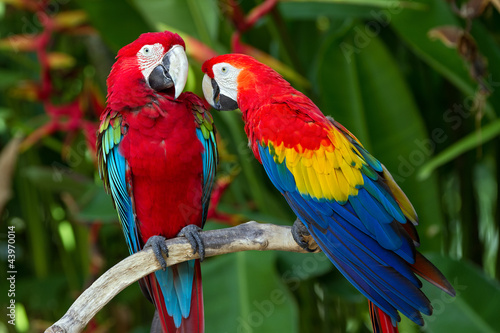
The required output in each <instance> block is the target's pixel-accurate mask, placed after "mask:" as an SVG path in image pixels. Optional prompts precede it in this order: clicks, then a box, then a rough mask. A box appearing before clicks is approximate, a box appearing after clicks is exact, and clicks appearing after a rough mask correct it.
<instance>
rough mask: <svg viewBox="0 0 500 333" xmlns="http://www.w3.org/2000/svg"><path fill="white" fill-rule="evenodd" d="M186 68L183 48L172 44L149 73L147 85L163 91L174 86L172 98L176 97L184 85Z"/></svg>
mask: <svg viewBox="0 0 500 333" xmlns="http://www.w3.org/2000/svg"><path fill="white" fill-rule="evenodd" d="M188 70H189V66H188V60H187V57H186V52H185V51H184V48H183V47H182V46H180V45H174V46H172V48H171V49H170V50H169V51H168V52H167V53H166V54H165V55H164V56H163V58H162V60H161V63H160V64H159V65H158V66H156V67H155V68H154V69H153V71H151V74H149V77H148V83H149V86H150V87H151V88H152V89H154V90H156V91H165V90H167V89H170V88H172V87H174V98H177V97H179V95H180V94H181V93H182V91H183V90H184V86H185V85H186V80H187V76H188Z"/></svg>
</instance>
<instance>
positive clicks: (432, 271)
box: [256, 110, 454, 325]
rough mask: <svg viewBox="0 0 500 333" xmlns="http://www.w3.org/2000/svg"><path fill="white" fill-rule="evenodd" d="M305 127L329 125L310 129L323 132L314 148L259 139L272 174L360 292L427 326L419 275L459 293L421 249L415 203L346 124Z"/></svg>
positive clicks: (384, 307) (427, 307)
mask: <svg viewBox="0 0 500 333" xmlns="http://www.w3.org/2000/svg"><path fill="white" fill-rule="evenodd" d="M275 112H278V111H276V110H275ZM301 126H303V125H302V124H301ZM307 126H308V129H309V130H311V128H312V127H314V126H318V127H321V128H323V131H313V130H311V132H316V133H321V134H320V135H319V136H318V138H317V139H318V143H319V145H317V147H318V148H316V149H305V148H304V147H303V146H301V145H300V144H296V145H295V146H285V143H284V141H280V140H277V139H276V138H275V139H274V141H271V140H266V138H264V137H261V138H260V139H259V141H258V142H256V144H257V146H258V151H259V155H260V159H261V161H262V164H263V166H264V168H265V170H266V172H267V174H268V176H269V177H270V179H271V181H272V182H273V184H274V185H275V186H276V187H277V188H278V189H279V190H280V191H281V192H282V194H283V195H284V197H285V198H286V200H287V202H288V203H289V205H290V207H291V208H292V209H293V210H294V212H295V213H296V214H297V216H298V217H299V218H300V219H301V220H302V222H303V223H304V224H305V225H306V226H307V228H308V230H309V232H310V233H311V235H312V236H313V238H314V239H315V240H316V242H317V243H318V245H319V246H320V248H321V249H322V250H323V252H325V254H326V255H327V256H328V257H329V259H330V260H331V261H332V262H333V263H334V264H335V266H336V267H337V268H338V269H339V271H341V272H342V274H343V275H344V276H345V277H346V278H347V279H348V280H349V281H350V282H351V283H352V284H353V285H354V286H356V287H357V289H358V290H359V291H360V292H361V293H363V294H364V295H365V296H366V297H367V298H368V299H370V300H371V301H372V302H373V303H374V304H376V305H377V306H378V307H379V308H381V309H382V310H383V311H384V312H385V313H387V314H388V315H389V316H390V317H391V318H392V319H393V320H395V321H399V320H400V317H399V315H398V313H397V311H396V309H397V310H399V311H401V312H402V313H403V314H404V315H406V316H407V317H408V318H410V319H412V320H413V321H414V322H416V323H417V324H419V325H423V319H422V316H421V314H420V312H422V313H424V314H427V315H430V314H431V312H432V307H431V305H430V302H429V300H428V299H427V297H426V296H425V295H424V294H423V293H422V291H421V290H420V288H421V286H422V284H421V282H420V280H419V279H418V278H417V277H416V276H415V274H414V272H415V273H417V274H419V275H421V276H422V277H424V278H426V276H427V278H426V279H429V280H431V281H433V283H434V284H435V285H437V286H438V287H440V288H442V289H443V290H445V291H447V292H449V293H454V291H453V288H452V287H451V285H450V284H449V283H448V281H446V279H445V278H444V276H443V275H442V274H441V273H440V272H439V271H438V270H437V269H436V268H435V267H434V266H433V265H432V264H430V262H429V261H428V260H427V259H425V258H424V257H423V256H421V255H420V254H419V253H418V252H416V249H415V246H416V245H417V244H418V243H417V242H418V238H417V236H416V231H415V228H414V226H413V224H412V223H411V222H412V221H413V222H415V223H416V220H417V217H416V214H415V212H414V210H413V207H412V206H411V204H410V203H409V201H408V199H407V198H406V196H404V194H402V191H401V190H400V189H399V187H398V186H397V185H396V183H395V182H394V180H393V179H392V177H391V176H390V174H389V173H388V171H387V170H386V169H385V168H384V166H383V165H382V164H381V163H380V162H379V161H378V160H376V159H375V158H374V157H373V156H372V155H370V154H369V153H368V152H367V151H366V150H365V149H364V148H363V146H362V145H361V143H359V141H358V140H357V139H356V138H355V137H354V136H353V135H352V134H350V133H349V132H348V131H347V130H346V129H345V128H343V127H340V126H341V125H340V124H337V123H335V122H331V121H326V120H325V121H323V122H321V123H320V122H318V123H315V122H309V123H307ZM287 132H288V133H290V132H293V131H292V130H288V131H287ZM295 133H297V134H295V135H301V132H300V131H297V132H295ZM304 139H305V140H307V141H308V142H310V140H313V139H314V138H311V137H308V138H304ZM295 141H296V142H298V140H295ZM401 194H402V195H401ZM407 230H408V231H407ZM416 259H417V260H416ZM414 266H418V267H414ZM420 271H425V272H426V273H425V274H420ZM429 276H430V277H429Z"/></svg>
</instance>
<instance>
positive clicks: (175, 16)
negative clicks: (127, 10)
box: [134, 0, 220, 45]
mask: <svg viewBox="0 0 500 333" xmlns="http://www.w3.org/2000/svg"><path fill="white" fill-rule="evenodd" d="M134 3H135V5H136V6H137V8H138V9H139V11H140V12H141V14H142V15H143V16H144V18H145V19H146V20H147V21H148V22H149V24H150V26H152V27H156V26H158V24H159V23H165V24H168V25H169V26H171V27H174V28H175V29H177V30H180V31H182V32H184V33H186V34H188V35H191V36H193V37H195V38H197V39H199V40H201V41H202V42H204V43H205V44H207V45H211V43H212V40H213V39H215V37H216V36H217V32H218V26H219V25H218V23H219V22H218V21H219V18H220V17H219V15H220V14H219V12H218V7H217V5H216V3H215V1H214V0H204V1H193V0H187V1H186V0H170V1H164V0H150V1H137V0H135V1H134Z"/></svg>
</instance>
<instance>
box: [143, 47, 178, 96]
mask: <svg viewBox="0 0 500 333" xmlns="http://www.w3.org/2000/svg"><path fill="white" fill-rule="evenodd" d="M169 70H170V59H169V54H168V53H167V54H165V56H164V57H163V59H162V61H161V64H159V65H158V66H156V67H155V68H154V69H153V71H152V72H151V74H150V75H149V78H148V83H149V85H150V86H151V88H153V89H154V90H156V91H162V90H167V89H169V88H172V87H173V86H174V81H173V80H172V77H171V76H170V74H169V73H168V72H169Z"/></svg>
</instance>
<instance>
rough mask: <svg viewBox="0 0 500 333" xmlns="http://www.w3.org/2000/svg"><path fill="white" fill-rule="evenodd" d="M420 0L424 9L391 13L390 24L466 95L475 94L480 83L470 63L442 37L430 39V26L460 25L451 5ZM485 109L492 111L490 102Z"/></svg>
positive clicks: (420, 55) (424, 58)
mask: <svg viewBox="0 0 500 333" xmlns="http://www.w3.org/2000/svg"><path fill="white" fill-rule="evenodd" d="M419 3H421V4H424V5H425V6H426V9H425V10H422V11H414V10H409V9H405V10H402V11H400V12H399V13H397V14H393V15H389V16H388V20H389V21H390V22H391V26H392V27H393V29H394V30H395V31H396V33H397V34H398V35H399V36H400V37H401V39H403V40H404V41H405V42H406V43H407V44H408V45H409V47H410V48H411V49H412V50H413V51H414V52H415V54H416V55H418V56H419V57H420V58H422V60H424V61H425V62H427V63H428V64H429V65H430V66H431V67H433V68H434V69H435V70H436V71H438V72H439V73H441V74H442V75H443V76H444V77H446V78H447V79H448V80H449V81H450V82H451V83H453V84H454V85H455V86H456V87H457V88H458V89H460V90H461V91H462V92H463V93H464V94H465V95H467V96H474V94H475V91H476V89H477V86H478V85H477V83H476V82H474V81H473V80H472V79H471V77H470V75H469V72H468V68H467V64H466V63H465V61H464V60H463V59H462V58H461V57H460V56H459V54H458V52H457V50H455V49H452V48H448V47H446V46H445V45H444V44H443V43H442V42H441V41H439V40H431V39H430V38H429V36H428V33H429V31H430V30H431V29H433V28H436V27H439V26H444V25H453V26H461V23H460V22H459V20H458V19H457V17H456V15H455V14H454V13H453V12H452V10H451V6H450V4H448V3H446V2H445V1H443V0H438V1H434V0H419ZM490 40H491V39H490ZM485 109H486V111H487V112H488V113H490V114H492V113H493V110H492V108H491V105H489V104H487V105H486V107H485Z"/></svg>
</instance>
